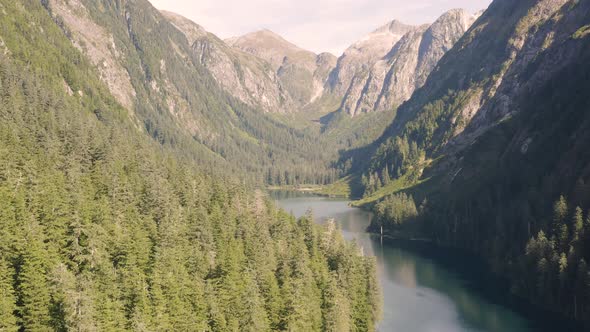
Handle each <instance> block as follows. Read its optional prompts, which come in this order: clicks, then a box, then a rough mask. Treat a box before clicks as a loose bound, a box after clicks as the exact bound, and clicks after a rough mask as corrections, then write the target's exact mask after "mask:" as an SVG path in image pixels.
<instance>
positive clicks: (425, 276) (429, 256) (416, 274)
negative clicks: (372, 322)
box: [271, 192, 576, 332]
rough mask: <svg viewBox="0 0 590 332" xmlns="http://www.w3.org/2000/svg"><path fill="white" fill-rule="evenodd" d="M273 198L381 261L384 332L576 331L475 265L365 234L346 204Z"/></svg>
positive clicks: (364, 222) (283, 195)
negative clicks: (330, 223)
mask: <svg viewBox="0 0 590 332" xmlns="http://www.w3.org/2000/svg"><path fill="white" fill-rule="evenodd" d="M271 197H272V198H273V199H274V200H276V202H277V203H278V204H279V205H280V206H281V207H282V208H283V209H284V210H286V211H287V212H291V213H292V214H294V215H295V216H296V217H300V216H302V215H304V214H305V213H306V212H307V211H308V210H310V209H311V210H312V212H313V215H314V217H315V219H316V221H317V222H324V221H325V220H326V219H327V218H334V219H335V220H336V221H337V223H338V224H339V225H340V227H341V229H342V232H343V234H344V237H345V238H347V239H349V240H352V241H356V242H357V243H358V245H359V246H361V247H362V248H363V250H364V253H365V254H366V255H371V256H375V257H376V258H377V264H378V266H377V271H378V274H379V279H380V281H381V287H382V291H383V308H384V309H383V319H382V320H381V322H380V323H379V331H400V332H413V331H417V332H447V331H449V332H450V331H453V332H455V331H501V332H506V331H515V332H520V331H573V330H576V329H575V328H573V327H568V325H567V322H566V323H565V324H564V321H559V320H557V319H556V320H549V319H547V317H551V316H552V315H547V314H546V313H543V312H541V311H538V310H536V309H534V308H531V307H530V306H528V305H526V304H525V303H522V302H519V301H518V300H517V299H515V298H513V297H512V296H510V295H509V293H508V291H507V285H506V284H505V283H503V282H501V281H500V280H498V279H497V278H495V277H494V276H492V275H491V274H490V273H489V272H488V271H487V270H486V268H485V266H484V265H483V264H482V263H481V262H479V260H477V259H476V258H474V257H470V256H467V255H465V254H462V253H461V252H459V251H452V250H446V249H441V248H437V247H434V246H433V245H431V244H429V243H426V242H421V241H404V240H386V241H383V240H381V239H380V238H379V237H378V236H374V235H370V234H368V233H366V227H367V226H368V225H369V223H370V220H371V219H370V218H371V214H370V213H369V212H366V211H363V210H360V209H357V208H351V207H349V206H348V202H347V201H345V200H341V199H330V198H325V197H319V196H313V195H310V194H304V193H295V192H271Z"/></svg>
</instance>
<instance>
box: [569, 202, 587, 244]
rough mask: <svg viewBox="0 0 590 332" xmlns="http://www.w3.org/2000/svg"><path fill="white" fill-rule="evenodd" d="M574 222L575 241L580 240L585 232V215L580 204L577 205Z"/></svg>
mask: <svg viewBox="0 0 590 332" xmlns="http://www.w3.org/2000/svg"><path fill="white" fill-rule="evenodd" d="M572 224H573V225H574V237H573V238H574V241H578V240H579V239H581V238H582V236H583V233H584V216H583V214H582V209H581V208H580V207H579V206H578V207H576V211H575V213H574V220H573V223H572Z"/></svg>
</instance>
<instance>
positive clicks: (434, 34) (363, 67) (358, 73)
mask: <svg viewBox="0 0 590 332" xmlns="http://www.w3.org/2000/svg"><path fill="white" fill-rule="evenodd" d="M476 18H477V15H471V14H469V13H467V12H466V11H464V10H461V9H454V10H451V11H449V12H447V13H445V14H444V15H442V16H441V17H440V18H439V19H438V20H436V22H434V23H433V24H432V25H430V26H429V25H422V26H418V27H410V26H405V25H403V24H401V23H397V22H395V21H394V23H391V24H389V25H388V26H386V27H389V28H390V29H391V28H392V27H393V30H388V29H387V28H386V27H384V28H380V29H378V30H377V31H376V32H373V33H372V34H370V35H369V36H368V37H366V38H364V39H363V40H361V41H360V42H357V43H356V44H355V45H353V47H351V48H350V49H349V50H347V51H346V52H345V54H344V55H343V56H342V58H341V59H339V61H338V67H337V69H336V70H334V72H333V73H332V77H331V80H330V84H331V90H332V91H333V92H335V93H337V94H342V95H343V101H342V105H341V110H342V111H344V112H347V113H348V114H350V115H351V116H354V115H357V114H359V113H364V112H373V111H384V110H389V109H393V108H395V107H397V106H399V105H400V104H401V103H403V102H404V101H406V100H408V99H409V98H410V97H411V96H412V93H413V92H414V91H415V90H416V89H417V88H419V87H421V86H422V85H424V82H425V81H426V79H427V78H428V75H429V74H430V72H431V71H432V69H434V67H435V66H436V64H437V62H438V61H439V60H440V58H442V56H443V55H444V54H445V53H446V52H447V51H448V50H449V49H451V48H452V47H453V45H454V44H455V43H456V42H457V41H458V40H459V39H460V38H461V37H462V36H463V34H464V33H465V31H467V29H469V27H470V26H471V24H473V22H474V21H475V19H476ZM387 31H389V32H390V34H387V33H386V32H387ZM384 33H385V36H388V37H387V38H386V37H384V35H383V34H384ZM396 33H397V34H396ZM400 33H404V34H403V36H401V37H399V38H398V36H399V34H400ZM384 41H388V42H389V43H391V42H393V43H394V45H392V46H391V47H390V48H389V49H388V50H387V51H385V53H383V52H384V50H385V47H384V45H385V44H384V43H382V42H384ZM373 43H379V45H373ZM363 50H364V51H363Z"/></svg>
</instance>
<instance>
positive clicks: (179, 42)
mask: <svg viewBox="0 0 590 332" xmlns="http://www.w3.org/2000/svg"><path fill="white" fill-rule="evenodd" d="M48 9H49V10H50V12H51V13H52V15H53V17H54V19H55V20H56V21H57V22H58V23H59V25H60V26H61V27H62V28H63V29H64V31H65V33H66V34H67V36H68V38H70V40H71V41H72V43H73V44H74V45H75V46H76V47H77V48H78V49H80V50H81V51H82V52H83V53H84V54H85V55H86V56H87V57H88V58H89V59H90V60H91V62H92V63H93V64H94V65H95V66H96V67H97V68H99V71H100V72H101V79H102V80H103V81H104V82H105V83H106V84H107V85H108V86H109V88H110V90H111V92H112V93H113V94H114V95H115V96H117V97H118V100H119V101H120V102H121V103H122V104H123V105H125V106H126V108H127V109H128V111H129V112H130V114H133V116H134V117H135V118H136V120H137V124H138V127H140V128H145V129H146V130H147V131H148V132H149V133H150V134H151V135H152V136H153V137H154V138H155V139H156V140H157V141H159V142H160V143H161V144H163V145H166V146H171V147H174V148H176V149H178V150H179V151H183V153H186V154H187V156H191V157H192V158H194V159H196V160H199V161H200V162H201V163H202V164H206V165H209V166H210V167H211V168H212V169H227V168H230V169H233V170H234V171H235V172H245V173H246V174H247V176H248V177H249V178H251V179H255V180H256V181H259V182H261V181H264V180H265V179H267V178H268V177H269V174H272V172H271V171H270V170H271V169H272V170H273V171H274V172H275V173H276V174H275V175H276V176H279V174H280V178H285V179H288V180H284V181H290V182H304V183H315V182H318V180H319V182H324V181H329V179H333V178H335V177H336V172H335V171H334V170H331V169H329V164H328V161H327V160H324V157H323V156H322V154H321V153H320V152H319V151H316V149H315V146H314V143H315V141H316V140H317V138H316V137H315V135H313V134H311V133H308V132H304V131H300V130H294V129H292V128H289V127H288V126H286V125H284V124H282V123H280V122H278V121H276V120H275V119H274V118H273V117H272V116H271V115H266V114H263V111H271V110H272V111H273V112H278V111H287V110H288V109H290V104H291V102H290V101H289V98H288V96H287V95H286V94H285V93H283V89H282V88H281V85H280V84H279V82H278V80H277V78H276V76H275V75H274V74H273V70H272V69H268V68H267V67H266V66H267V65H266V64H265V63H263V62H262V61H260V60H259V59H257V58H255V57H253V56H250V55H248V54H245V53H243V52H239V51H237V50H234V49H231V48H229V47H226V46H225V45H224V43H222V42H221V41H220V40H219V39H217V38H215V37H214V36H212V35H210V34H208V33H206V32H204V31H203V30H202V29H201V28H200V27H199V26H197V25H194V24H192V22H188V21H186V20H184V19H182V18H179V17H178V16H175V15H171V14H166V16H164V15H163V14H162V13H161V12H160V11H158V10H156V9H155V8H153V7H152V6H151V5H150V4H149V2H147V1H145V0H138V1H127V2H122V3H119V2H112V1H107V0H104V1H86V0H71V1H64V0H50V1H48ZM167 17H168V18H167ZM299 164H306V165H309V168H299V167H295V166H294V165H299ZM242 165H246V166H245V167H244V166H242ZM275 175H272V176H273V177H275Z"/></svg>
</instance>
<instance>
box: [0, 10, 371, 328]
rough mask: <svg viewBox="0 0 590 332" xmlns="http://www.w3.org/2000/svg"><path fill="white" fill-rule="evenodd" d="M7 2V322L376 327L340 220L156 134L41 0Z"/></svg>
mask: <svg viewBox="0 0 590 332" xmlns="http://www.w3.org/2000/svg"><path fill="white" fill-rule="evenodd" d="M1 10H2V11H3V12H4V13H5V14H3V15H0V27H1V31H0V35H1V36H2V45H3V47H5V49H4V52H3V53H2V52H0V87H1V89H0V90H1V91H2V96H1V104H0V119H1V121H0V330H2V331H48V330H52V331H72V330H77V331H82V330H102V331H123V330H141V331H147V330H150V331H172V330H174V331H188V330H200V331H237V330H240V331H267V330H298V331H342V330H355V331H372V330H374V329H375V322H376V321H377V319H378V317H379V314H380V291H379V285H378V281H377V280H376V274H375V269H376V267H375V262H374V260H373V259H371V258H367V257H364V256H362V254H361V251H360V249H359V248H358V247H356V246H355V245H354V244H352V243H349V242H346V241H344V240H343V239H342V237H341V235H340V232H339V231H338V229H337V228H336V227H335V226H334V225H333V224H329V225H327V226H319V225H316V224H315V223H314V222H313V220H312V219H310V217H309V218H301V219H299V220H295V219H294V217H292V216H291V215H289V214H287V213H286V212H284V211H280V210H278V209H277V208H276V207H275V206H273V204H271V203H269V201H268V200H267V199H266V198H265V196H264V194H263V193H262V192H260V191H256V190H254V187H251V186H249V185H248V184H244V183H243V181H241V179H240V178H239V177H235V176H233V175H231V174H225V176H224V175H223V174H219V172H216V173H212V172H210V171H208V167H203V166H201V165H198V164H195V162H194V159H193V158H189V157H187V156H186V155H184V154H180V153H178V152H177V151H176V150H175V149H171V148H166V147H165V145H163V144H160V143H161V142H157V141H154V140H151V139H149V136H148V133H146V132H144V131H142V130H141V129H138V127H137V126H136V124H135V122H134V121H133V120H131V119H130V118H129V115H128V113H127V111H126V110H125V109H123V108H122V107H121V106H120V105H119V104H118V103H117V102H115V101H114V99H113V98H112V96H110V94H109V92H108V90H107V89H106V87H105V86H104V85H103V84H102V83H101V82H100V80H99V78H98V75H97V73H96V72H95V69H94V68H93V67H92V66H91V65H90V64H89V63H88V62H87V60H86V59H85V58H84V57H83V56H82V55H81V54H80V53H79V51H78V50H77V49H75V48H74V47H73V46H72V45H71V44H70V42H69V40H67V38H66V37H65V36H64V34H63V32H62V30H61V29H60V28H59V26H58V25H56V24H55V23H54V21H53V20H52V18H51V17H50V16H49V14H48V12H47V11H46V9H45V8H44V7H43V6H42V4H41V3H40V2H37V1H33V0H30V1H23V2H18V3H15V2H12V1H2V3H1Z"/></svg>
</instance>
